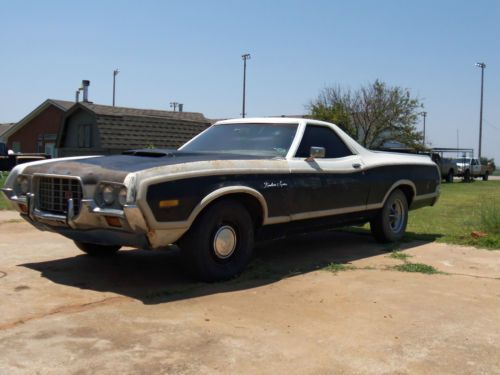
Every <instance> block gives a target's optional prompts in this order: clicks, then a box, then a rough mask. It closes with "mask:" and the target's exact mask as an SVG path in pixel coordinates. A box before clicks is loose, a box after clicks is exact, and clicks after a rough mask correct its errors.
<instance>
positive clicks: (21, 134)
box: [7, 105, 64, 156]
mask: <svg viewBox="0 0 500 375" xmlns="http://www.w3.org/2000/svg"><path fill="white" fill-rule="evenodd" d="M63 116H64V111H63V110H61V109H59V108H57V107H55V106H53V105H51V106H49V107H47V108H46V109H45V110H44V111H43V112H42V113H40V114H39V115H38V116H36V117H34V118H33V119H31V121H29V122H28V123H27V124H25V125H24V126H23V127H22V128H21V129H19V130H18V131H16V132H15V133H14V134H12V135H11V136H10V137H9V138H8V140H7V145H8V147H9V149H14V145H15V144H17V145H19V146H20V149H19V151H20V152H45V146H46V145H48V148H50V145H51V144H53V145H54V146H55V143H56V136H57V133H58V131H59V126H60V124H61V121H62V118H63ZM39 142H40V144H39ZM40 148H41V149H40ZM53 156H55V154H54V155H53Z"/></svg>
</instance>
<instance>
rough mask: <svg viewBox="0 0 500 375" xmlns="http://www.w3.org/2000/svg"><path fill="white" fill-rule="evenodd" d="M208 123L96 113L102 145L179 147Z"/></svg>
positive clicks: (115, 146)
mask: <svg viewBox="0 0 500 375" xmlns="http://www.w3.org/2000/svg"><path fill="white" fill-rule="evenodd" d="M209 125H210V123H208V122H194V121H184V120H177V119H170V118H165V117H152V116H151V117H148V116H97V127H98V129H99V134H100V137H101V147H102V148H109V149H123V148H127V149H130V148H144V147H148V146H154V147H157V148H178V147H180V146H181V145H183V144H184V143H186V142H187V141H189V140H190V139H191V138H193V137H194V136H195V135H197V134H199V133H200V132H202V131H203V130H205V129H206V128H207V126H209Z"/></svg>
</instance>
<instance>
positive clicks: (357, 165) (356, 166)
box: [352, 163, 361, 169]
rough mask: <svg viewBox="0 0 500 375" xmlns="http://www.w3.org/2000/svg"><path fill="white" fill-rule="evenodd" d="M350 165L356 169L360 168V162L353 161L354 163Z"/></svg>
mask: <svg viewBox="0 0 500 375" xmlns="http://www.w3.org/2000/svg"><path fill="white" fill-rule="evenodd" d="M352 167H353V168H356V169H359V168H361V164H360V163H354V164H353V165H352Z"/></svg>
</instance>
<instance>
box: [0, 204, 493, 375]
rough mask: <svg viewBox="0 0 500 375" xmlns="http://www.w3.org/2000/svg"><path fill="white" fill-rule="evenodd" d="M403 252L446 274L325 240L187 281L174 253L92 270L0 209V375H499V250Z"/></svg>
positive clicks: (134, 257)
mask: <svg viewBox="0 0 500 375" xmlns="http://www.w3.org/2000/svg"><path fill="white" fill-rule="evenodd" d="M404 247H405V248H404V249H403V250H404V252H405V253H406V254H409V255H412V258H410V261H411V262H420V263H425V264H429V265H432V266H434V267H435V268H437V269H438V270H440V271H443V272H445V273H446V274H434V275H427V274H420V273H406V272H399V271H395V270H392V269H390V268H388V267H390V266H392V265H397V264H400V263H402V261H400V260H397V259H392V258H390V257H389V256H388V253H387V251H386V249H384V247H383V246H381V245H378V244H376V243H375V242H374V241H373V240H372V239H371V237H369V236H366V235H355V234H350V233H345V232H328V233H318V234H314V235H309V236H303V237H298V238H294V239H292V240H287V241H277V242H272V243H267V244H264V245H260V246H259V247H258V249H257V250H256V256H255V260H254V262H253V263H252V264H251V266H250V267H249V269H248V271H246V272H245V273H244V274H243V275H242V276H241V277H240V278H238V279H236V280H232V281H229V282H224V283H216V284H200V283H194V282H192V281H191V280H189V279H188V278H187V277H186V276H185V275H184V273H183V271H182V268H181V264H180V257H179V254H178V250H176V249H170V250H169V251H156V252H148V251H143V250H133V249H129V250H124V251H121V252H120V253H118V254H117V256H116V257H112V258H109V259H92V258H89V257H87V256H85V255H82V254H81V253H80V252H79V251H78V250H77V249H76V247H75V246H74V245H73V244H72V242H71V241H69V240H67V239H65V238H63V237H61V236H58V235H55V234H52V233H47V232H39V231H37V230H35V229H34V228H32V227H31V226H29V224H27V223H25V222H20V221H19V220H18V218H17V215H15V214H13V213H9V212H5V211H4V212H0V301H1V302H0V353H1V354H0V374H35V373H40V374H68V373H72V374H117V373H126V374H127V373H147V374H157V373H161V374H337V373H338V374H343V373H345V374H356V373H359V374H394V373H397V374H401V373H411V374H430V373H433V374H495V373H496V374H499V373H500V251H487V250H478V249H473V248H467V247H457V246H449V245H444V244H436V243H427V244H426V243H413V244H408V245H405V246H404ZM332 262H335V263H346V262H347V263H350V264H351V265H353V266H354V267H356V269H354V270H349V271H342V272H338V273H332V272H328V271H325V270H322V268H323V267H324V266H325V265H327V264H329V263H332Z"/></svg>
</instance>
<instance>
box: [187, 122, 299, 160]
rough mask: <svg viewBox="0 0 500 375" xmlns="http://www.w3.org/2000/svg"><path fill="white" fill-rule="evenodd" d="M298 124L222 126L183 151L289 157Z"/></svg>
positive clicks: (208, 131) (203, 134) (202, 135)
mask: <svg viewBox="0 0 500 375" xmlns="http://www.w3.org/2000/svg"><path fill="white" fill-rule="evenodd" d="M297 126H298V124H273V123H265V124H250V123H248V124H245V123H244V124H220V125H215V126H212V127H210V128H209V129H208V130H207V131H205V132H204V133H202V134H201V135H200V136H199V137H198V138H195V139H193V140H192V141H191V142H189V143H188V144H186V145H184V146H183V147H182V148H181V149H182V150H183V151H191V152H209V153H210V152H216V153H232V154H243V155H256V156H258V155H260V156H269V157H285V156H286V154H287V152H288V149H289V148H290V145H291V144H292V141H293V138H294V137H295V132H296V131H297Z"/></svg>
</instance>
